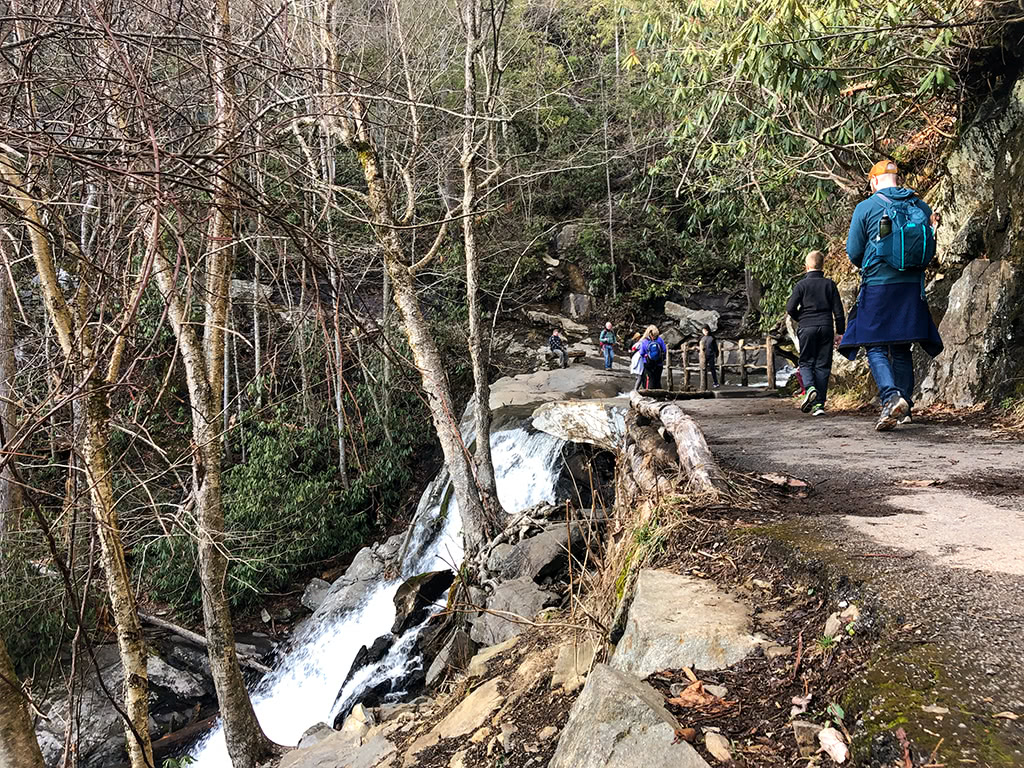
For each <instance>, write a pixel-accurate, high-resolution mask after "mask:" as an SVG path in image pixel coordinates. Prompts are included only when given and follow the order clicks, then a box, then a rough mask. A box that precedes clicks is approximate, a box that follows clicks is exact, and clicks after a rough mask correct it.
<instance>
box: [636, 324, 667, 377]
mask: <svg viewBox="0 0 1024 768" xmlns="http://www.w3.org/2000/svg"><path fill="white" fill-rule="evenodd" d="M640 356H641V357H642V358H643V360H644V372H643V379H644V389H661V372H662V370H663V369H664V367H665V360H666V359H667V358H668V346H667V345H666V344H665V340H664V339H663V338H661V334H660V333H659V332H658V326H656V325H649V326H647V330H646V331H644V337H643V339H642V340H641V341H640Z"/></svg>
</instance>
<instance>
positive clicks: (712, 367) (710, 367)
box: [700, 325, 718, 389]
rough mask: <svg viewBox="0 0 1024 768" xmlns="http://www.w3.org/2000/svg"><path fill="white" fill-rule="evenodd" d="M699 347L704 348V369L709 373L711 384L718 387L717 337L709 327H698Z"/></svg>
mask: <svg viewBox="0 0 1024 768" xmlns="http://www.w3.org/2000/svg"><path fill="white" fill-rule="evenodd" d="M700 332H701V333H702V334H704V335H703V336H701V337H700V348H701V349H702V350H704V370H705V371H707V372H708V373H710V374H711V386H712V387H713V388H714V389H718V339H716V338H715V337H714V336H713V335H712V333H711V327H710V326H707V325H705V326H704V327H703V328H701V329H700Z"/></svg>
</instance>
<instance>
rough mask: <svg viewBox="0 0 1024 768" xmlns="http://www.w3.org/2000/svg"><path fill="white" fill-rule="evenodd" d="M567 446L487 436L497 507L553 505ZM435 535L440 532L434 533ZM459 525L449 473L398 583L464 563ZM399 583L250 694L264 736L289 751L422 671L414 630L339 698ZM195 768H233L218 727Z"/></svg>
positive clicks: (390, 616) (322, 634)
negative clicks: (369, 696)
mask: <svg viewBox="0 0 1024 768" xmlns="http://www.w3.org/2000/svg"><path fill="white" fill-rule="evenodd" d="M563 445H564V442H563V441H562V440H559V439H558V438H555V437H552V436H551V435H547V434H544V433H543V432H528V431H527V430H525V429H523V428H521V427H513V428H511V429H503V430H501V431H498V432H495V433H493V434H492V435H491V451H492V455H493V458H494V473H495V480H496V482H497V486H498V499H499V501H500V502H501V505H502V507H504V508H505V510H506V511H507V512H509V513H513V512H519V511H522V510H524V509H528V508H529V507H532V506H534V505H536V504H539V503H541V502H545V501H546V502H554V501H555V500H556V499H555V486H556V484H557V482H558V478H559V476H560V475H561V472H562V446H563ZM438 529H440V530H438ZM462 555H463V543H462V519H461V517H460V516H459V511H458V506H457V505H456V504H455V499H454V497H453V496H452V495H451V491H450V484H449V483H448V481H447V471H446V470H444V469H442V471H441V474H440V475H439V477H438V478H437V480H435V482H433V483H431V484H430V486H428V487H427V489H426V490H425V491H424V492H423V497H422V498H421V500H420V504H419V506H418V507H417V512H416V516H415V518H414V519H413V522H412V524H411V530H410V535H409V541H408V542H407V545H406V547H405V559H404V561H403V563H402V569H401V570H402V574H403V578H407V577H408V576H411V575H415V574H418V573H424V572H426V571H433V570H439V569H442V568H454V567H457V566H458V564H459V563H460V562H461V561H462ZM401 584H402V579H395V580H392V581H386V582H383V583H381V584H379V585H377V586H376V588H374V590H373V591H372V592H371V593H370V594H368V595H367V597H366V599H365V600H364V601H363V602H362V603H361V604H360V605H359V606H358V607H357V608H356V609H355V610H353V611H351V612H350V613H348V614H344V615H341V616H338V617H336V618H334V619H333V620H331V621H330V622H327V623H326V624H324V625H322V626H316V627H311V628H310V629H309V631H308V632H307V633H306V634H305V635H303V636H302V637H300V638H298V639H297V641H296V647H295V648H294V649H293V650H292V651H291V652H290V653H289V654H288V655H287V656H286V657H285V658H284V659H282V661H281V663H280V665H279V666H278V667H277V668H276V669H275V670H273V671H272V672H271V673H270V674H269V675H267V676H266V677H265V678H264V679H263V680H262V681H261V682H260V683H259V684H258V685H257V686H256V688H255V690H254V691H253V692H252V702H253V707H254V709H255V710H256V716H257V718H259V721H260V724H261V725H262V726H263V730H264V731H265V732H266V734H267V736H268V737H270V738H271V739H272V740H273V741H275V742H277V743H278V744H283V745H285V746H294V745H295V744H297V743H298V741H299V738H300V737H301V736H302V734H303V733H304V732H305V731H306V729H308V728H309V727H310V726H313V725H315V724H317V723H319V722H327V723H330V722H332V721H333V719H334V716H335V715H336V714H337V712H336V711H335V710H336V708H340V707H341V706H344V705H345V702H346V701H349V700H352V699H353V698H358V694H359V691H360V690H365V689H366V688H367V687H369V686H371V685H374V684H376V683H377V682H380V680H382V679H383V678H385V677H387V676H391V677H393V678H395V679H397V678H399V677H401V676H403V673H404V672H405V671H406V670H408V669H410V668H412V667H415V665H417V664H419V663H421V660H420V659H418V658H415V657H414V656H413V649H414V647H415V639H416V634H417V633H418V632H419V631H420V629H421V627H416V628H415V629H412V630H410V631H409V632H407V633H406V634H405V635H403V636H402V637H401V638H400V639H399V640H398V642H396V643H395V645H394V646H393V647H392V649H391V651H390V652H389V653H388V655H387V656H386V657H385V658H384V659H383V660H381V661H380V662H379V663H377V664H373V665H370V666H367V667H365V668H363V669H361V670H359V671H358V673H357V674H356V675H355V676H354V678H353V679H352V680H350V681H349V682H348V684H347V685H346V686H345V690H344V691H342V692H341V695H340V696H339V690H338V689H339V688H340V687H341V685H342V683H343V682H344V680H345V678H346V677H347V676H348V671H349V669H350V667H351V666H352V661H353V660H354V659H355V656H356V654H357V653H358V652H359V649H360V648H361V647H362V646H363V645H367V646H368V645H370V644H371V643H372V642H373V641H374V640H376V639H377V638H378V637H380V636H381V635H384V634H386V633H388V632H389V631H390V630H391V626H392V624H393V622H394V620H395V604H394V602H393V600H394V595H395V592H396V591H397V590H398V587H399V586H400V585H401ZM191 754H192V757H193V758H194V760H195V762H194V763H193V764H192V765H193V768H231V761H230V760H229V759H228V755H227V748H226V745H225V742H224V731H223V729H222V728H221V726H220V725H219V724H218V725H217V726H216V727H215V728H214V729H213V730H212V731H211V732H210V733H209V734H208V735H207V736H206V737H205V738H204V739H203V740H202V741H200V742H199V743H198V744H197V745H196V746H195V747H194V748H193V749H192V750H191Z"/></svg>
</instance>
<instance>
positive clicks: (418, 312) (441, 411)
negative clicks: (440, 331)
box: [344, 99, 493, 559]
mask: <svg viewBox="0 0 1024 768" xmlns="http://www.w3.org/2000/svg"><path fill="white" fill-rule="evenodd" d="M353 109H354V111H355V114H356V117H355V118H354V119H353V121H352V122H353V125H354V126H356V127H357V129H358V134H355V133H353V130H354V129H353V128H351V127H349V128H346V129H344V130H345V143H346V144H347V145H348V146H349V147H350V148H351V149H352V150H353V151H354V152H355V153H356V156H357V158H358V159H359V163H360V165H361V166H362V169H363V179H364V181H365V182H366V187H367V197H366V202H367V205H368V207H369V208H370V211H371V212H372V215H373V223H374V229H375V230H376V233H377V237H378V239H379V240H380V243H381V245H382V246H383V248H382V250H383V255H384V266H385V268H386V269H387V271H388V274H389V275H390V276H391V289H392V295H393V298H394V302H395V306H396V307H397V308H398V312H399V315H401V318H402V327H403V329H404V331H405V335H406V338H407V339H408V341H409V348H410V350H412V357H413V362H414V363H415V364H416V368H417V370H418V371H419V373H420V378H421V381H422V383H423V384H422V386H423V393H424V394H425V395H426V398H427V406H428V407H429V408H430V416H431V420H432V421H433V422H434V428H435V430H436V431H437V436H438V440H439V441H440V443H441V451H442V453H443V454H444V460H445V464H446V465H447V466H448V471H449V473H450V474H451V478H452V488H453V491H454V493H455V500H456V503H457V504H458V507H459V513H460V514H461V516H462V527H463V538H464V540H465V548H466V555H467V559H468V558H469V556H471V555H472V554H474V553H475V552H476V551H477V550H478V549H479V548H480V547H481V546H482V544H483V543H484V541H485V540H486V539H487V538H488V536H489V534H490V532H491V530H492V528H493V526H492V523H491V521H490V520H489V519H488V516H487V515H486V513H485V511H484V506H483V504H482V502H481V500H480V493H479V490H478V488H477V483H476V477H475V476H474V473H473V460H472V458H471V457H470V454H469V452H468V450H467V449H466V446H465V444H464V443H463V440H462V434H461V432H460V431H459V419H458V417H457V416H456V415H455V408H454V406H453V404H452V396H451V388H450V387H449V386H448V379H447V376H446V374H445V367H444V363H443V362H442V360H441V354H440V352H439V351H438V348H437V342H436V341H435V340H434V337H433V334H432V333H431V331H430V326H429V325H428V323H427V319H426V317H424V315H423V309H422V307H421V306H420V302H419V297H418V296H417V295H416V284H415V270H414V268H413V267H410V266H409V265H408V264H406V263H405V255H404V253H403V249H402V242H401V239H400V238H399V235H398V230H397V229H396V226H395V225H396V222H395V218H394V214H393V208H392V201H391V197H390V195H389V193H388V189H387V185H386V184H385V182H384V178H383V176H382V174H381V170H380V165H379V162H378V158H377V150H376V147H375V146H374V145H373V143H372V141H371V139H370V137H369V134H368V129H367V128H366V124H365V122H363V119H362V118H363V112H362V109H363V105H362V104H361V103H359V101H358V99H353ZM444 231H445V227H444V226H442V230H441V232H439V233H438V237H437V239H436V240H435V243H434V248H432V249H431V252H432V253H433V252H436V249H437V246H438V245H439V244H440V242H441V238H443V236H444ZM428 258H429V254H428Z"/></svg>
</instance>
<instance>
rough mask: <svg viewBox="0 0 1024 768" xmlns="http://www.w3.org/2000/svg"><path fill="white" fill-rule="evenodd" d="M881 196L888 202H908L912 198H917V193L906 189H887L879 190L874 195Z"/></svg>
mask: <svg viewBox="0 0 1024 768" xmlns="http://www.w3.org/2000/svg"><path fill="white" fill-rule="evenodd" d="M879 193H881V194H883V195H885V196H886V197H888V198H889V199H890V200H909V199H910V198H912V197H917V192H915V191H914V190H912V189H909V188H907V187H888V188H887V189H880V190H878V192H875V194H876V195H877V194H879Z"/></svg>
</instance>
